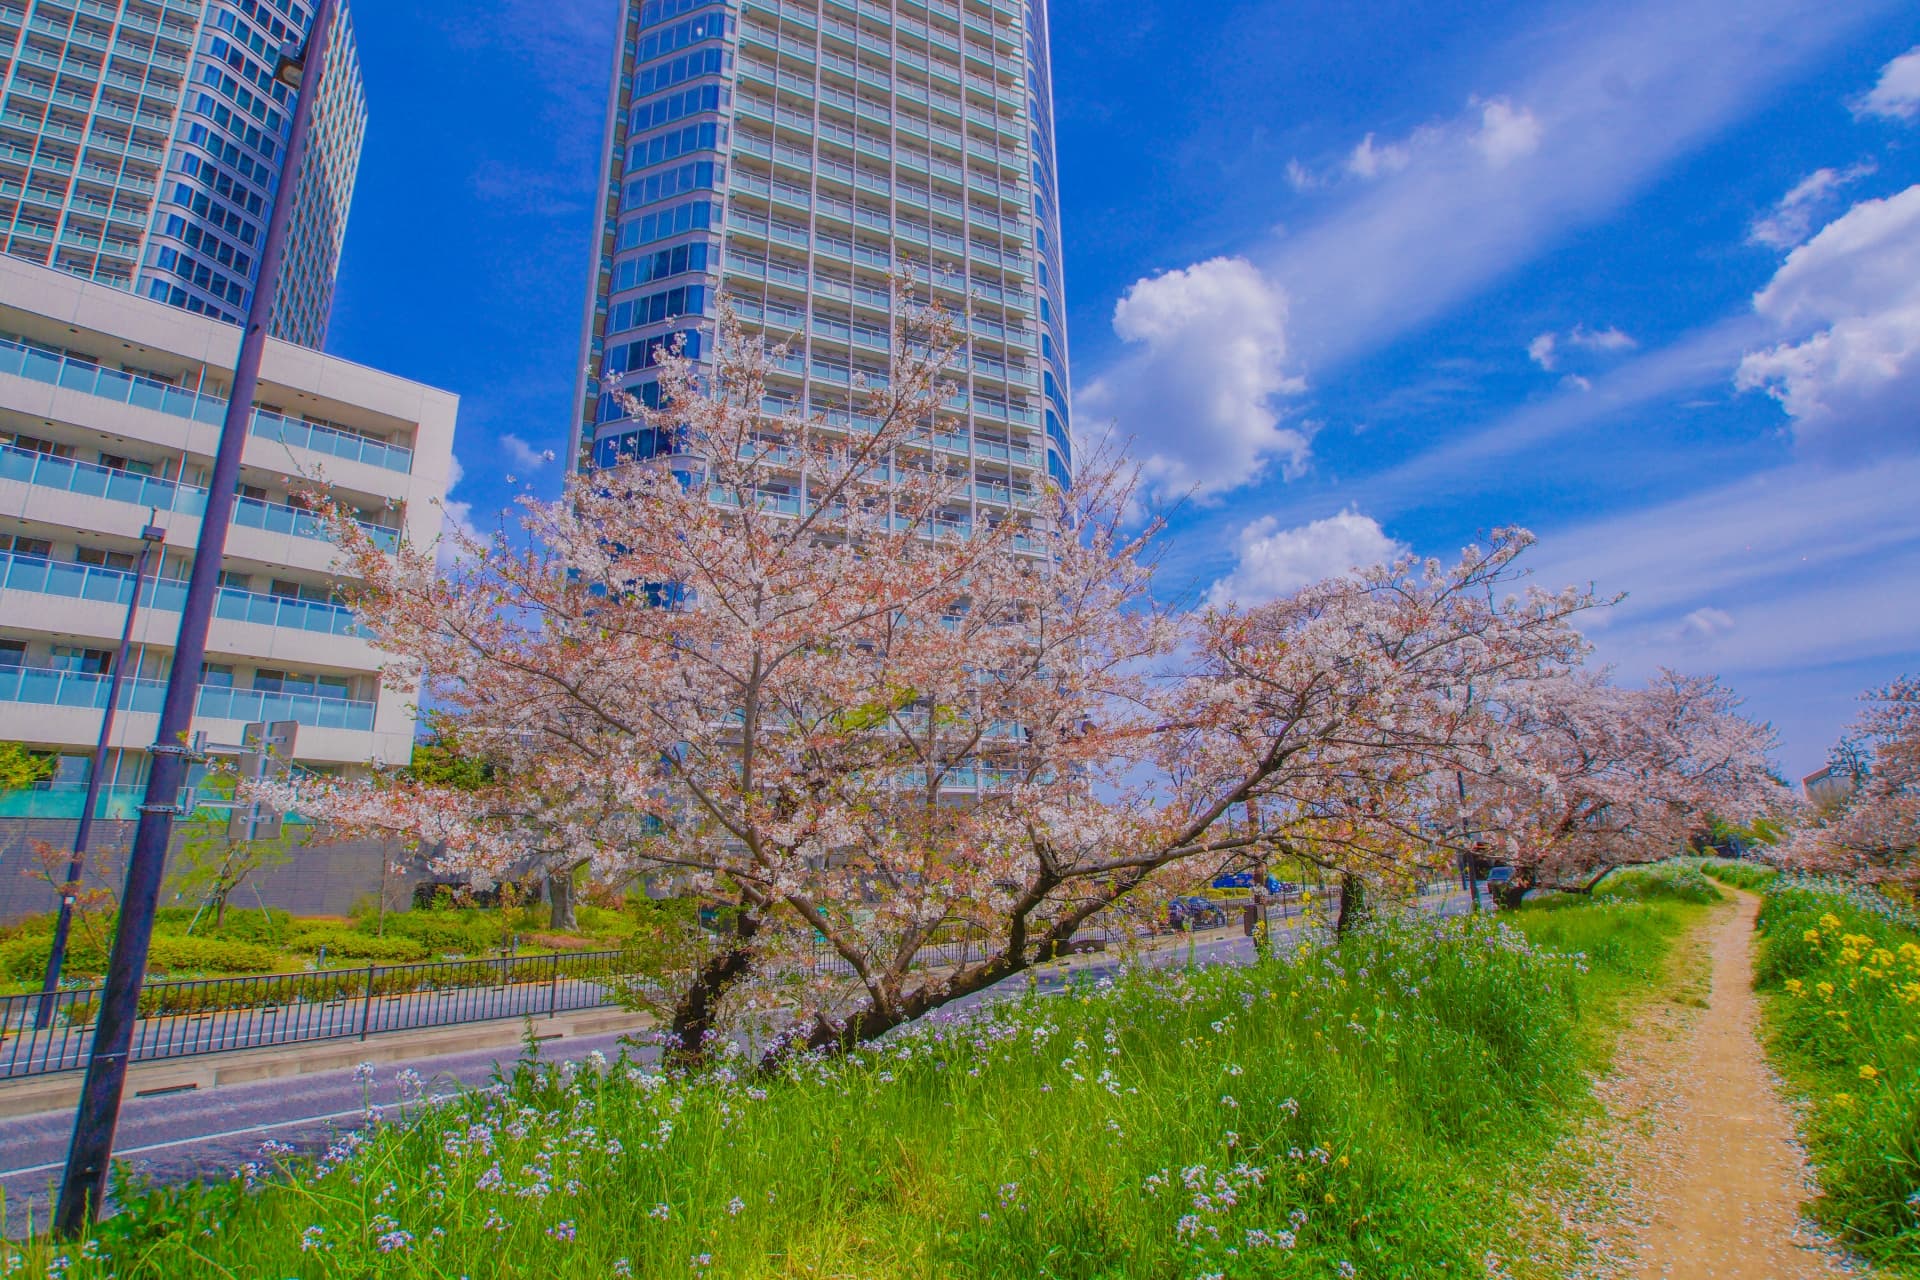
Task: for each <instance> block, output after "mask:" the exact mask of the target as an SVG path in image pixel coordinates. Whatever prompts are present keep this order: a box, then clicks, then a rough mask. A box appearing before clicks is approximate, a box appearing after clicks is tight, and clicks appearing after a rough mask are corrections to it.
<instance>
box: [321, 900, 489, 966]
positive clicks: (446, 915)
mask: <svg viewBox="0 0 1920 1280" xmlns="http://www.w3.org/2000/svg"><path fill="white" fill-rule="evenodd" d="M373 929H374V924H373V921H372V920H371V919H364V918H363V919H359V920H356V921H355V922H354V932H356V933H364V934H367V935H372V933H373ZM503 932H504V931H503V930H502V928H501V926H500V917H499V914H498V913H497V912H490V911H475V910H471V909H460V908H455V909H452V910H447V911H437V910H436V911H399V912H391V913H389V914H388V916H387V923H386V935H385V936H387V937H390V938H391V937H400V938H411V939H413V940H414V941H415V942H418V943H420V944H422V945H423V946H425V947H426V948H427V950H428V951H429V952H430V953H431V954H435V955H439V954H444V953H448V952H452V953H455V954H459V955H472V954H474V953H476V952H486V951H491V950H493V949H494V948H496V947H498V946H499V945H500V938H501V935H502V933H503Z"/></svg>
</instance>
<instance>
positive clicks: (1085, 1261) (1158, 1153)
mask: <svg viewBox="0 0 1920 1280" xmlns="http://www.w3.org/2000/svg"><path fill="white" fill-rule="evenodd" d="M1653 879H1654V881H1655V883H1656V886H1657V885H1658V884H1660V883H1662V882H1664V883H1665V884H1666V885H1667V887H1666V888H1660V887H1656V888H1654V889H1652V890H1648V889H1646V888H1645V878H1644V877H1638V876H1635V877H1627V878H1625V879H1624V880H1623V881H1622V884H1621V885H1620V886H1619V887H1617V888H1616V889H1614V891H1613V893H1612V895H1611V896H1604V897H1602V898H1600V899H1598V900H1595V901H1585V902H1578V903H1567V904H1556V905H1553V906H1548V907H1540V908H1530V909H1527V910H1523V911H1519V912H1515V913H1512V914H1511V915H1508V916H1503V917H1502V918H1501V920H1500V921H1499V922H1495V921H1493V920H1491V919H1490V918H1487V917H1478V918H1474V919H1466V920H1456V921H1453V922H1450V923H1447V924H1444V925H1441V924H1435V923H1432V922H1427V923H1420V924H1413V925H1405V926H1391V927H1381V928H1378V929H1371V930H1368V931H1366V932H1363V933H1361V934H1359V935H1357V936H1354V937H1351V938H1349V939H1347V940H1346V941H1344V942H1342V943H1340V944H1339V945H1337V946H1323V947H1318V948H1311V949H1307V950H1303V951H1301V952H1299V953H1297V954H1295V955H1293V956H1291V957H1289V958H1286V959H1281V960H1276V961H1273V962H1270V963H1267V964H1264V965H1261V966H1257V967H1254V968H1248V969H1176V970H1171V971H1167V970H1161V971H1155V972H1135V973H1132V974H1129V975H1127V976H1124V977H1122V978H1121V979H1119V980H1118V981H1114V982H1111V983H1104V984H1100V985H1093V986H1083V987H1081V988H1079V989H1077V990H1076V991H1075V992H1074V993H1073V994H1071V995H1069V996H1067V997H1064V998H1061V997H1039V996H1029V997H1028V998H1026V999H1023V1000H1017V1001H1008V1002H1003V1003H1000V1004H998V1005H994V1006H990V1007H989V1008H988V1010H987V1011H985V1012H983V1013H980V1014H978V1015H976V1016H975V1017H974V1018H972V1019H971V1020H959V1019H956V1020H939V1021H931V1022H929V1023H928V1024H926V1025H923V1026H921V1027H918V1028H916V1029H915V1030H914V1031H913V1032H912V1033H911V1034H908V1035H905V1036H902V1037H899V1038H898V1039H896V1040H895V1041H892V1042H890V1043H888V1044H887V1045H885V1046H883V1047H878V1048H871V1049H868V1050H866V1051H864V1052H862V1053H861V1054H859V1055H858V1056H857V1057H855V1058H852V1059H849V1060H846V1061H842V1062H838V1063H834V1064H826V1065H823V1064H805V1065H801V1066H796V1067H793V1068H791V1069H790V1070H789V1071H787V1072H786V1073H785V1074H783V1075H781V1076H779V1077H771V1078H770V1077H767V1076H757V1075H753V1074H750V1073H746V1072H744V1071H742V1072H741V1073H739V1074H735V1073H733V1072H728V1071H721V1072H718V1073H715V1074H711V1075H706V1076H702V1077H700V1078H696V1079H687V1078H663V1077H661V1076H658V1075H653V1074H649V1073H647V1072H645V1071H642V1070H640V1069H638V1068H636V1067H631V1066H629V1065H627V1064H625V1063H622V1062H615V1063H612V1064H607V1065H604V1066H589V1067H588V1068H586V1069H583V1070H578V1071H575V1070H572V1069H568V1068H554V1067H551V1066H544V1065H543V1066H539V1067H531V1066H523V1067H522V1068H521V1069H519V1070H518V1072H517V1073H516V1074H515V1075H514V1076H513V1077H512V1078H511V1079H509V1080H507V1081H505V1082H503V1088H502V1089H501V1090H499V1091H498V1092H496V1093H492V1094H475V1095H467V1096H464V1097H460V1098H458V1099H454V1100H449V1101H446V1102H443V1103H441V1104H440V1105H438V1106H424V1105H423V1106H422V1108H421V1110H420V1113H419V1114H418V1115H417V1116H416V1117H415V1118H414V1122H413V1123H412V1124H411V1125H410V1126H407V1127H401V1126H398V1125H386V1126H382V1127H379V1128H377V1129H376V1130H374V1131H373V1132H372V1134H371V1136H370V1137H367V1138H365V1139H364V1140H355V1139H348V1140H343V1141H342V1142H341V1143H340V1144H339V1145H338V1146H337V1148H336V1149H335V1150H334V1151H333V1152H331V1153H329V1154H328V1156H327V1157H326V1158H325V1159H323V1160H322V1161H320V1162H319V1164H318V1166H317V1167H316V1166H314V1165H312V1164H309V1163H307V1162H304V1161H290V1162H289V1161H285V1160H284V1159H283V1158H282V1157H276V1156H273V1155H270V1154H269V1155H263V1157H262V1159H261V1161H260V1166H259V1167H258V1168H257V1169H254V1170H252V1171H250V1173H249V1175H248V1177H249V1179H250V1180H251V1181H252V1182H253V1186H252V1187H251V1189H249V1188H248V1187H247V1186H246V1185H245V1183H244V1182H243V1181H240V1180H236V1181H233V1182H229V1183H225V1184H221V1185H217V1186H213V1187H208V1188H190V1189H187V1190H185V1191H182V1192H173V1193H154V1194H151V1195H149V1196H148V1197H146V1198H145V1199H138V1198H136V1199H135V1200H134V1201H133V1203H132V1205H131V1207H130V1209H129V1211H128V1212H126V1213H124V1214H122V1215H121V1216H119V1217H117V1218H114V1219H112V1220H110V1221H109V1222H108V1223H107V1224H106V1225H105V1226H104V1227H103V1228H102V1229H101V1231H100V1234H99V1236H98V1238H97V1239H95V1240H94V1241H92V1242H90V1243H88V1244H85V1245H84V1246H68V1247H65V1248H64V1249H63V1251H62V1255H61V1256H63V1257H65V1258H66V1259H67V1260H68V1263H69V1264H70V1265H69V1266H68V1268H67V1269H66V1272H65V1274H66V1275H68V1276H88V1277H91V1276H104V1275H107V1274H109V1273H111V1274H114V1275H116V1276H118V1277H123V1278H126V1280H132V1278H133V1277H175V1276H187V1275H192V1276H247V1277H253V1276H273V1277H291V1276H299V1277H355V1278H358V1277H363V1276H371V1275H379V1276H383V1277H384V1276H395V1277H416V1276H417V1277H427V1276H432V1277H447V1278H449V1280H451V1278H452V1277H456V1276H475V1277H478V1276H489V1277H520V1276H524V1277H535V1276H537V1277H542V1278H543V1280H545V1278H547V1277H552V1278H555V1280H560V1278H570V1277H605V1276H615V1275H635V1276H676V1275H694V1276H702V1277H711V1276H730V1277H762V1276H781V1277H827V1276H859V1277H868V1278H875V1280H891V1278H893V1277H954V1276H968V1277H1008V1278H1009V1280H1011V1278H1014V1277H1018V1278H1019V1280H1033V1278H1036V1277H1085V1278H1087V1280H1094V1278H1096V1277H1105V1278H1111V1280H1120V1278H1121V1277H1126V1278H1128V1280H1136V1278H1140V1277H1163V1276H1164V1277H1182V1278H1189V1280H1191V1278H1197V1277H1228V1276H1233V1277H1254V1276H1267V1277H1272V1276H1314V1277H1324V1276H1342V1275H1350V1276H1368V1277H1389V1276H1391V1277H1403V1276H1440V1275H1459V1276H1466V1275H1483V1274H1488V1269H1487V1268H1488V1262H1487V1259H1488V1255H1489V1254H1492V1255H1494V1256H1496V1257H1497V1258H1498V1259H1500V1265H1502V1266H1503V1267H1504V1270H1503V1271H1502V1272H1501V1274H1508V1275H1513V1276H1528V1275H1533V1274H1539V1266H1540V1264H1539V1263H1538V1262H1537V1261H1536V1260H1535V1259H1534V1256H1533V1254H1532V1252H1531V1251H1530V1250H1529V1248H1528V1243H1529V1238H1528V1235H1527V1234H1526V1233H1528V1232H1531V1231H1539V1230H1548V1229H1551V1228H1547V1227H1541V1226H1539V1225H1537V1224H1536V1223H1535V1222H1533V1221H1528V1220H1524V1219H1523V1218H1522V1216H1521V1215H1518V1214H1515V1213H1514V1212H1512V1211H1511V1208H1510V1201H1511V1199H1512V1198H1513V1197H1517V1196H1519V1195H1521V1194H1522V1193H1523V1192H1524V1191H1525V1189H1526V1186H1527V1183H1528V1181H1529V1179H1530V1177H1532V1176H1533V1171H1534V1170H1536V1169H1537V1168H1539V1167H1541V1166H1542V1165H1543V1163H1544V1160H1543V1157H1544V1156H1545V1155H1546V1153H1547V1152H1548V1151H1549V1150H1550V1149H1551V1147H1552V1144H1553V1142H1554V1140H1555V1139H1556V1138H1557V1137H1558V1136H1559V1135H1560V1134H1562V1133H1563V1132H1565V1130H1566V1128H1567V1126H1568V1124H1569V1123H1570V1121H1571V1120H1572V1119H1573V1118H1574V1116H1576V1115H1577V1114H1578V1113H1579V1112H1580V1111H1581V1110H1582V1109H1583V1108H1584V1107H1585V1106H1586V1105H1587V1102H1586V1099H1587V1097H1588V1095H1587V1091H1586V1075H1585V1072H1586V1071H1587V1070H1588V1069H1590V1068H1592V1067H1593V1066H1595V1065H1597V1062H1598V1060H1599V1059H1600V1058H1602V1057H1603V1056H1604V1054H1605V1053H1606V1052H1607V1051H1608V1049H1609V1047H1610V1041H1611V1037H1610V1035H1608V1034H1606V1029H1607V1028H1611V1027H1613V1026H1615V1025H1617V1023H1618V1021H1619V1019H1620V1018H1621V1017H1622V1016H1623V1014H1624V1011H1625V1009H1626V1007H1627V1005H1628V1004H1629V1003H1630V1002H1631V1001H1633V1000H1634V999H1636V998H1637V997H1639V996H1641V995H1643V994H1645V993H1647V992H1649V991H1650V990H1651V989H1652V988H1653V986H1654V985H1655V984H1657V983H1658V982H1659V980H1660V976H1661V974H1662V972H1663V967H1664V966H1663V957H1664V955H1665V953H1666V951H1667V950H1668V947H1669V944H1670V943H1671V941H1672V940H1673V938H1674V937H1675V936H1676V935H1677V934H1678V933H1679V932H1680V931H1681V930H1682V929H1683V928H1684V927H1685V926H1686V925H1687V924H1688V923H1689V921H1690V920H1692V919H1693V918H1694V917H1695V916H1696V915H1697V913H1698V912H1699V911H1700V910H1701V908H1700V907H1698V906H1697V905H1694V904H1691V903H1688V902H1684V901H1678V900H1675V898H1674V897H1673V896H1672V894H1673V893H1674V892H1675V891H1676V890H1678V891H1680V892H1681V894H1682V896H1686V895H1687V894H1689V893H1697V889H1694V888H1690V887H1689V884H1688V883H1683V882H1682V880H1680V879H1676V878H1675V877H1674V876H1673V874H1672V873H1659V874H1657V875H1655V876H1654V877H1653ZM1690 880H1691V881H1699V877H1698V876H1697V875H1694V876H1692V877H1691V878H1690ZM1702 883H1704V882H1702ZM1708 891H1709V892H1711V889H1710V888H1709V890H1708ZM30 1247H31V1248H33V1250H34V1254H33V1264H32V1265H33V1266H35V1267H39V1266H43V1265H44V1262H45V1259H46V1256H47V1254H46V1251H45V1248H44V1246H30ZM3 1265H4V1264H0V1266H3Z"/></svg>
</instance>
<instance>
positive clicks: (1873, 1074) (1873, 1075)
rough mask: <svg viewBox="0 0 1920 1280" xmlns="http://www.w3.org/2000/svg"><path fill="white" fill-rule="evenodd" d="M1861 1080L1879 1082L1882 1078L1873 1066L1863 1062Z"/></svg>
mask: <svg viewBox="0 0 1920 1280" xmlns="http://www.w3.org/2000/svg"><path fill="white" fill-rule="evenodd" d="M1860 1078H1861V1079H1862V1080H1877V1079H1879V1078H1880V1072H1879V1070H1878V1069H1876V1068H1875V1067H1873V1066H1872V1065H1870V1064H1868V1063H1865V1062H1863V1063H1861V1064H1860Z"/></svg>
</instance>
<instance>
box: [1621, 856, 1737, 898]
mask: <svg viewBox="0 0 1920 1280" xmlns="http://www.w3.org/2000/svg"><path fill="white" fill-rule="evenodd" d="M1594 896H1595V897H1596V898H1612V899H1615V900H1626V901H1631V902H1657V901H1666V902H1692V903H1696V904H1705V903H1709V902H1718V901H1720V891H1719V890H1718V889H1716V888H1714V886H1713V881H1711V880H1709V879H1707V878H1706V877H1705V876H1703V875H1701V874H1700V872H1699V871H1698V870H1697V869H1696V868H1694V867H1692V866H1689V865H1687V864H1686V863H1682V862H1663V863H1661V864H1659V865H1658V866H1651V867H1635V868H1632V869H1630V870H1627V871H1617V872H1615V873H1614V874H1613V875H1611V876H1609V877H1608V878H1607V879H1606V880H1604V881H1602V882H1601V884H1600V887H1599V888H1597V889H1595V890H1594Z"/></svg>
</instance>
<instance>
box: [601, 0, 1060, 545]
mask: <svg viewBox="0 0 1920 1280" xmlns="http://www.w3.org/2000/svg"><path fill="white" fill-rule="evenodd" d="M1047 64H1048V56H1047V14H1046V5H1045V0H889V2H884V3H883V2H880V0H628V3H627V5H626V8H625V12H624V16H623V20H622V28H621V38H620V42H619V48H618V52H617V56H616V62H615V68H614V76H613V89H612V94H611V100H610V103H609V112H608V120H607V149H606V158H605V164H604V170H603V173H604V180H605V200H604V203H603V206H602V209H601V214H600V220H599V228H598V234H597V238H596V242H595V261H594V274H593V281H592V286H591V291H590V300H589V306H588V313H587V317H586V323H585V335H584V341H583V345H584V357H585V358H584V359H583V361H582V366H583V381H582V383H581V387H580V406H581V413H580V418H579V421H578V423H577V424H576V427H575V435H574V441H573V445H574V447H573V450H572V453H571V457H572V458H573V461H574V465H576V466H577V467H580V468H582V469H586V468H591V467H595V466H604V465H607V464H609V463H611V462H612V461H614V460H616V459H618V458H620V457H621V456H623V455H638V456H650V455H651V454H652V453H653V452H654V442H653V441H652V440H651V439H650V438H648V433H646V432H644V431H642V430H639V429H638V424H636V423H634V422H633V421H631V420H629V419H627V418H625V417H624V415H623V413H622V411H621V409H620V407H619V405H618V404H617V403H616V402H615V400H614V398H613V397H612V396H610V395H607V394H603V393H602V387H603V385H604V380H605V379H612V380H613V381H614V382H616V383H618V384H620V385H622V386H624V387H626V388H627V389H629V390H631V391H632V392H633V393H634V394H636V395H638V396H639V397H640V398H642V399H643V400H647V399H649V398H650V397H651V396H652V394H653V390H652V389H653V387H654V386H655V385H656V378H657V375H656V374H655V373H654V372H653V358H654V354H655V353H656V352H657V351H658V350H659V349H660V347H661V345H662V344H663V343H666V342H669V341H671V340H672V338H673V335H675V334H680V333H684V334H686V335H687V338H686V341H687V344H688V346H687V349H688V350H690V351H692V352H694V353H695V354H698V352H699V350H700V344H701V343H703V342H705V341H709V340H710V332H711V327H712V325H711V318H712V316H713V315H714V312H715V309H716V302H717V299H718V298H719V297H721V296H725V297H727V298H730V299H731V300H732V304H733V307H734V309H735V312H736V314H737V315H738V316H739V317H740V318H741V319H742V320H743V321H744V322H745V323H746V324H747V326H748V327H749V328H750V329H751V330H754V331H756V332H759V333H762V334H764V335H765V336H766V337H767V338H768V339H769V340H770V341H787V342H789V343H790V345H791V351H792V356H791V358H790V359H789V361H788V362H787V365H786V367H785V368H784V369H783V370H781V371H780V372H779V374H778V377H777V379H776V381H775V383H774V385H773V386H771V387H770V389H769V390H770V399H771V400H772V401H773V403H771V404H770V405H769V406H768V407H769V408H770V409H777V408H783V407H788V406H796V405H799V406H806V407H808V408H810V409H813V410H817V411H820V412H822V413H825V414H826V415H828V417H829V420H837V421H849V418H850V417H851V419H852V420H854V421H857V418H858V416H859V415H860V413H861V412H862V394H861V393H860V392H859V391H858V390H856V389H855V388H854V386H853V382H854V379H855V376H856V375H858V374H862V373H879V372H884V370H885V369H886V367H887V353H888V350H889V346H890V342H891V308H892V305H893V298H892V296H891V292H890V289H889V279H890V277H891V276H893V275H895V274H904V275H907V276H910V277H911V278H912V279H913V280H914V281H915V283H916V288H917V291H918V292H919V294H920V295H921V296H922V297H923V298H925V297H932V298H937V299H939V300H941V301H942V302H944V303H946V304H947V305H948V306H949V307H950V308H951V309H953V310H954V311H956V312H957V313H960V314H963V315H964V316H965V317H966V319H965V325H964V338H965V346H964V348H963V350H962V352H961V359H960V360H959V361H958V362H956V367H955V369H954V370H953V374H952V378H953V381H954V382H955V384H956V385H957V387H958V394H957V395H956V396H955V397H954V398H953V399H951V400H950V401H949V402H948V403H947V404H946V405H945V406H944V408H943V410H942V412H941V414H940V418H939V421H938V422H937V423H936V424H935V427H934V430H932V431H931V432H929V433H927V434H926V435H925V436H924V438H922V439H921V440H920V441H919V443H918V444H917V445H916V446H914V449H913V450H912V451H913V452H916V453H918V454H919V455H921V456H919V457H914V458H899V459H896V460H895V464H896V465H903V466H926V465H929V464H933V465H938V466H940V467H943V468H945V469H947V470H949V471H951V472H954V473H955V474H959V475H964V476H965V477H966V479H967V481H968V483H967V484H966V487H965V489H964V493H963V496H961V497H960V498H959V499H958V501H957V502H956V504H955V506H954V508H953V509H952V510H950V511H949V512H947V513H946V518H947V520H948V521H950V522H951V523H952V524H954V525H956V526H962V527H966V526H971V525H972V524H973V523H974V522H977V521H999V520H1003V519H1014V520H1019V521H1024V520H1026V519H1028V518H1030V517H1029V514H1028V513H1030V512H1031V511H1032V510H1033V509H1034V508H1035V506H1036V505H1037V497H1038V490H1039V488H1040V485H1041V484H1042V478H1043V477H1045V476H1049V475H1050V476H1052V478H1053V479H1054V480H1055V482H1057V483H1059V484H1061V485H1063V486H1064V485H1066V484H1068V483H1069V482H1070V481H1071V478H1072V472H1073V453H1072V448H1071V444H1070V437H1069V434H1068V425H1067V423H1068V419H1067V404H1068V381H1067V346H1066V329H1065V308H1064V306H1063V295H1062V284H1061V271H1060V249H1059V242H1060V235H1059V214H1058V197H1057V190H1058V182H1057V178H1056V170H1055V162H1054V147H1053V118H1052V102H1051V87H1050V82H1049V73H1048V65H1047ZM703 328H704V329H705V330H707V332H706V333H702V332H701V331H702V329H703ZM801 483H803V482H802V481H801V480H800V479H799V478H798V477H796V479H795V492H794V493H793V494H792V495H791V501H792V502H793V503H794V504H795V509H796V510H797V509H798V506H799V504H801V503H803V502H804V501H805V500H806V498H805V494H804V493H802V492H800V491H799V486H800V484H801Z"/></svg>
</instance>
